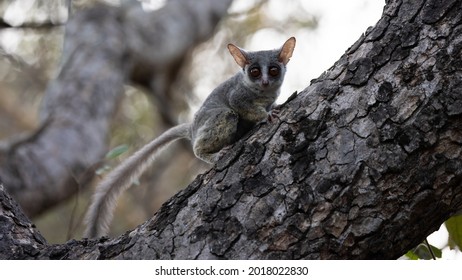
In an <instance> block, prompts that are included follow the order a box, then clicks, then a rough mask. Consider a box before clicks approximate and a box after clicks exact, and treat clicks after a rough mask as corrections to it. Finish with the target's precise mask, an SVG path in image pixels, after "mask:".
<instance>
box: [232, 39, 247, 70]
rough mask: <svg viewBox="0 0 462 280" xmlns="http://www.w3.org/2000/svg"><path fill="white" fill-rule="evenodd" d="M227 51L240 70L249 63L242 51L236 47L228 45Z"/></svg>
mask: <svg viewBox="0 0 462 280" xmlns="http://www.w3.org/2000/svg"><path fill="white" fill-rule="evenodd" d="M228 50H229V53H230V54H231V55H232V56H233V57H234V60H235V61H236V63H237V64H238V65H239V66H241V68H244V67H245V65H246V64H248V63H249V61H248V60H247V58H246V53H245V51H244V50H242V49H241V48H239V47H236V46H235V45H233V44H228Z"/></svg>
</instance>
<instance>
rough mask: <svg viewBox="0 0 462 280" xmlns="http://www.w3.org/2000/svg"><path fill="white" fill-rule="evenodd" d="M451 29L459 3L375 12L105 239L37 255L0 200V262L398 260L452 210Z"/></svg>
mask: <svg viewBox="0 0 462 280" xmlns="http://www.w3.org/2000/svg"><path fill="white" fill-rule="evenodd" d="M461 20H462V2H460V1H455V0H453V1H437V0H428V1H399V0H396V1H388V3H387V5H386V7H385V9H384V13H383V16H382V18H381V19H380V21H379V22H378V23H377V25H376V26H375V27H374V28H371V29H370V30H368V31H367V32H366V33H365V34H364V35H363V36H362V37H361V38H360V39H359V40H358V41H357V42H356V43H355V44H354V45H353V46H352V47H351V48H350V49H349V50H348V51H347V52H346V53H345V55H344V56H342V57H341V59H340V60H339V61H338V62H337V63H336V64H335V65H334V66H333V67H332V68H331V69H329V70H328V71H326V72H325V73H324V74H323V75H321V77H320V78H319V79H317V80H315V81H313V83H312V84H311V85H310V86H309V87H307V88H306V89H305V90H303V91H302V92H301V93H300V94H298V95H297V96H294V97H293V98H292V99H291V100H290V101H289V102H287V103H286V104H285V105H284V106H283V107H282V110H281V115H280V121H279V122H278V123H276V124H274V123H264V124H260V125H258V127H257V128H256V129H255V130H254V131H253V133H251V134H250V135H248V136H246V137H245V138H244V139H242V140H241V141H239V142H238V143H236V144H235V145H234V147H233V149H232V151H231V152H229V153H227V154H226V155H224V157H223V158H222V159H221V160H220V161H218V162H217V164H216V165H215V166H214V167H213V168H212V169H211V170H210V171H208V172H207V173H206V174H203V175H201V176H199V177H198V178H197V179H196V180H195V181H194V182H193V183H192V184H191V185H190V186H189V187H188V188H187V189H186V190H184V191H182V192H180V193H179V194H177V195H176V196H175V197H173V198H172V199H170V200H169V201H168V202H167V203H165V204H164V205H163V207H162V208H161V210H160V211H159V212H158V213H157V215H156V216H154V217H153V218H152V219H151V220H149V221H147V222H146V223H144V224H143V225H141V226H139V227H138V228H136V229H135V230H133V231H131V232H128V233H127V234H124V235H122V236H120V237H118V238H115V239H107V238H102V239H99V240H91V241H89V240H82V241H70V242H68V243H66V244H63V245H54V246H48V245H46V244H44V243H43V241H42V239H40V238H37V237H34V236H35V235H36V233H35V232H34V231H33V229H30V225H29V224H27V223H25V222H23V223H21V222H19V221H17V220H15V219H12V218H8V217H11V216H15V215H20V214H19V213H17V212H15V208H14V207H12V206H11V205H10V206H8V205H9V204H5V202H4V201H7V202H8V201H9V200H6V198H5V197H2V202H1V203H2V204H1V205H2V209H4V210H3V211H2V213H7V212H8V215H6V216H5V215H3V220H5V223H4V224H5V225H8V227H9V228H13V229H15V230H16V231H17V232H21V233H20V234H21V236H22V237H23V240H28V241H29V243H28V244H26V245H24V244H16V243H13V242H14V240H15V238H14V237H11V238H10V239H3V240H2V241H0V242H3V243H5V242H11V244H14V246H12V247H11V250H10V251H6V250H4V251H3V252H2V253H1V254H2V256H3V257H9V258H45V259H46V258H71V259H74V258H102V259H107V258H144V259H205V258H206V259H221V258H225V259H269V258H283V259H319V258H322V259H343V258H347V259H375V258H380V259H389V258H390V259H393V258H397V257H399V256H401V255H402V254H404V253H405V252H406V251H407V250H409V249H410V248H412V247H414V246H415V245H417V244H418V243H419V242H420V241H422V240H423V239H424V238H425V237H426V236H427V235H428V234H430V233H431V232H433V231H434V230H436V229H437V228H438V227H439V226H440V225H441V223H442V222H443V221H444V220H446V219H447V218H448V217H449V216H450V215H451V214H453V213H454V212H455V211H456V210H457V209H459V208H460V207H461V206H462V186H461V178H462V177H461V176H462V161H461V151H462V146H461V143H462V135H461V133H460V131H461V114H462V51H461V50H462V33H461V25H460V22H461ZM48 156H50V155H48ZM5 217H7V218H5ZM20 217H21V216H20ZM21 220H22V219H21ZM5 227H6V226H4V228H5ZM25 229H27V230H25ZM0 248H5V246H0ZM31 248H33V249H31ZM38 249H40V251H39V250H38Z"/></svg>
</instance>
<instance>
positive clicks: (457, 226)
mask: <svg viewBox="0 0 462 280" xmlns="http://www.w3.org/2000/svg"><path fill="white" fill-rule="evenodd" d="M445 224H446V228H447V229H448V232H449V246H450V247H451V249H454V248H455V246H457V247H458V248H459V250H462V215H456V216H452V217H451V218H449V219H448V220H447V221H446V222H445Z"/></svg>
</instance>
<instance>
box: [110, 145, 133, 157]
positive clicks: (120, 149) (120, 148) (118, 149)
mask: <svg viewBox="0 0 462 280" xmlns="http://www.w3.org/2000/svg"><path fill="white" fill-rule="evenodd" d="M127 150H128V145H125V144H124V145H120V146H117V147H115V148H114V149H112V150H110V151H109V152H108V153H107V154H106V159H114V158H117V157H118V156H120V155H121V154H123V153H125V152H126V151H127Z"/></svg>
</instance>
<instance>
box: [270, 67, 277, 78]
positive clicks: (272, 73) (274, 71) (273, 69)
mask: <svg viewBox="0 0 462 280" xmlns="http://www.w3.org/2000/svg"><path fill="white" fill-rule="evenodd" d="M268 73H269V75H270V76H271V77H276V76H277V75H279V68H277V67H274V66H273V67H270V69H269V71H268Z"/></svg>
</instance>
